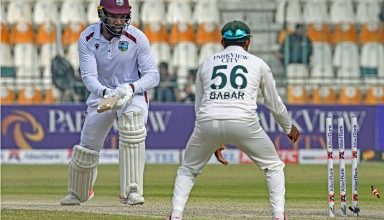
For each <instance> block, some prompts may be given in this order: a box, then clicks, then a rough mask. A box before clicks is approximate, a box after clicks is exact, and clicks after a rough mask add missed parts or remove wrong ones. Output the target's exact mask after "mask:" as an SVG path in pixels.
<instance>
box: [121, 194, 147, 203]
mask: <svg viewBox="0 0 384 220" xmlns="http://www.w3.org/2000/svg"><path fill="white" fill-rule="evenodd" d="M120 202H121V203H123V204H128V205H142V204H144V202H145V200H144V197H143V196H141V195H140V194H138V193H130V194H129V195H128V198H122V197H120Z"/></svg>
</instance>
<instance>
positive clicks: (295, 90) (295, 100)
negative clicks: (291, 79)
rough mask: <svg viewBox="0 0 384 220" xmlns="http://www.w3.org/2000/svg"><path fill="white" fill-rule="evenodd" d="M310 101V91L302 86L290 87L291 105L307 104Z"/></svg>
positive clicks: (289, 101) (289, 97)
mask: <svg viewBox="0 0 384 220" xmlns="http://www.w3.org/2000/svg"><path fill="white" fill-rule="evenodd" d="M308 101H309V94H308V91H307V90H306V89H305V88H304V87H302V86H288V103H289V104H307V103H308Z"/></svg>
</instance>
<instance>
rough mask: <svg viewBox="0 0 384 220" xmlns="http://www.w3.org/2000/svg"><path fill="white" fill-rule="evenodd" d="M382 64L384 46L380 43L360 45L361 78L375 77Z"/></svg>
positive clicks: (383, 60)
mask: <svg viewBox="0 0 384 220" xmlns="http://www.w3.org/2000/svg"><path fill="white" fill-rule="evenodd" d="M383 62H384V46H383V45H382V44H380V43H367V44H364V45H362V47H361V54H360V67H361V75H362V76H377V75H378V71H379V67H380V65H381V63H383Z"/></svg>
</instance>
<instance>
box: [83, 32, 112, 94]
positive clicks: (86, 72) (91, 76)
mask: <svg viewBox="0 0 384 220" xmlns="http://www.w3.org/2000/svg"><path fill="white" fill-rule="evenodd" d="M84 35H85V34H84V32H83V34H82V35H81V37H80V39H79V42H78V51H79V59H80V72H81V78H82V80H83V83H84V85H85V87H86V88H87V89H88V91H90V92H91V93H92V94H94V95H96V96H99V97H103V96H104V95H105V94H103V93H105V91H106V90H108V88H107V87H105V86H103V85H102V84H101V83H100V81H99V79H98V71H97V64H96V57H95V55H94V54H93V53H92V51H91V50H90V49H89V48H88V46H87V40H86V39H85V36H84Z"/></svg>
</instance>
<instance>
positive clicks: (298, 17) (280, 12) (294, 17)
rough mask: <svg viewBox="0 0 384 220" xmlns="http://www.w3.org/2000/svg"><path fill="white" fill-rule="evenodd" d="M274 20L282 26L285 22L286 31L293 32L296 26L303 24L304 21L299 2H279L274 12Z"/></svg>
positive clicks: (293, 0)
mask: <svg viewBox="0 0 384 220" xmlns="http://www.w3.org/2000/svg"><path fill="white" fill-rule="evenodd" d="M285 12H286V14H285ZM275 19H276V22H277V23H279V24H283V23H284V22H285V21H286V22H287V24H288V30H290V31H292V30H294V27H295V25H296V24H299V23H303V21H304V19H303V15H302V10H301V6H300V1H299V0H291V1H285V0H284V1H280V3H279V5H278V7H277V10H276V14H275Z"/></svg>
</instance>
